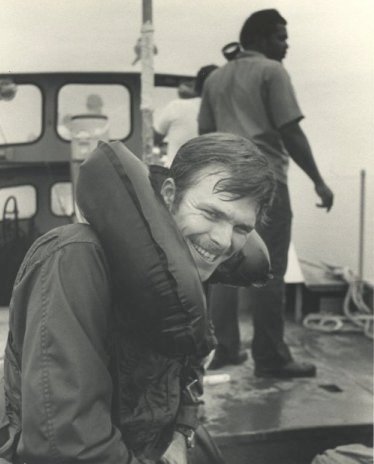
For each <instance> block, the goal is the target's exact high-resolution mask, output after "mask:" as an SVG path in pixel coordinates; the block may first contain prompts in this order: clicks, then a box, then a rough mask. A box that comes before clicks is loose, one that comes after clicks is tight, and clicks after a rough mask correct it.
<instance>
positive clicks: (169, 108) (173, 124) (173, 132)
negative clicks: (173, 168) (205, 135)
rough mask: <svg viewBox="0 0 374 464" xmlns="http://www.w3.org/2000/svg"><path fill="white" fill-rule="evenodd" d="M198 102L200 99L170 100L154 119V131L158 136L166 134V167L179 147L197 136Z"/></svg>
mask: <svg viewBox="0 0 374 464" xmlns="http://www.w3.org/2000/svg"><path fill="white" fill-rule="evenodd" d="M200 101H201V99H200V97H194V98H178V99H176V100H172V101H171V102H170V103H168V104H167V105H166V107H165V108H164V109H163V110H162V111H161V112H160V114H159V116H158V118H156V120H155V130H156V131H157V132H158V133H160V134H166V136H165V137H166V139H167V144H168V148H167V157H166V160H165V165H166V166H167V167H169V166H170V165H171V163H172V161H173V159H174V156H175V154H176V152H177V151H178V149H179V147H181V146H182V145H183V144H184V143H185V142H187V141H188V140H190V139H192V138H194V137H196V136H197V135H198V128H197V115H198V112H199V108H200Z"/></svg>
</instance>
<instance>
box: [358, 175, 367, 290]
mask: <svg viewBox="0 0 374 464" xmlns="http://www.w3.org/2000/svg"><path fill="white" fill-rule="evenodd" d="M365 180H366V171H365V170H364V169H362V170H361V172H360V225H359V248H358V278H359V280H360V282H362V279H363V277H364V250H365V187H366V186H365Z"/></svg>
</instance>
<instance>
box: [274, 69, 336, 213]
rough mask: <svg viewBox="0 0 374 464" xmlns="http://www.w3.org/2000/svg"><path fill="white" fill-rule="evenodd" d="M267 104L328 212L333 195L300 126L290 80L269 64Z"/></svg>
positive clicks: (281, 133)
mask: <svg viewBox="0 0 374 464" xmlns="http://www.w3.org/2000/svg"><path fill="white" fill-rule="evenodd" d="M266 83H267V87H266V89H267V102H268V109H269V113H270V115H271V119H272V121H273V124H274V126H275V127H276V128H277V130H278V132H279V133H280V136H281V138H282V141H283V143H284V145H285V147H286V149H287V151H288V153H289V155H290V157H291V158H292V159H293V160H294V161H295V163H296V164H297V165H298V166H299V167H300V168H301V169H302V170H303V171H304V172H305V173H306V174H307V176H309V178H310V179H311V180H312V182H313V183H314V187H315V190H316V193H317V195H318V196H319V197H320V198H321V204H319V205H317V206H319V207H321V208H327V211H329V210H330V209H331V207H332V204H333V198H334V195H333V193H332V191H331V190H330V189H329V187H328V186H327V185H326V184H325V182H324V180H323V179H322V176H321V174H320V173H319V170H318V168H317V164H316V162H315V160H314V157H313V153H312V150H311V148H310V145H309V142H308V139H307V138H306V136H305V134H304V132H303V131H302V130H301V128H300V126H299V122H300V121H301V119H303V115H302V113H301V110H300V108H299V105H298V102H297V99H296V95H295V92H294V89H293V86H292V83H291V79H290V77H289V75H288V73H287V71H286V70H285V69H284V67H283V66H282V65H281V64H279V63H276V62H272V63H271V65H269V67H268V69H267V76H266Z"/></svg>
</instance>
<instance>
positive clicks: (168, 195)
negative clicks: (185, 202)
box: [161, 177, 176, 211]
mask: <svg viewBox="0 0 374 464" xmlns="http://www.w3.org/2000/svg"><path fill="white" fill-rule="evenodd" d="M175 192H176V187H175V182H174V179H172V178H171V177H168V178H167V179H165V180H164V182H163V184H162V187H161V195H162V198H163V199H164V202H165V204H166V206H167V207H168V209H169V211H171V209H172V207H173V204H174V199H175Z"/></svg>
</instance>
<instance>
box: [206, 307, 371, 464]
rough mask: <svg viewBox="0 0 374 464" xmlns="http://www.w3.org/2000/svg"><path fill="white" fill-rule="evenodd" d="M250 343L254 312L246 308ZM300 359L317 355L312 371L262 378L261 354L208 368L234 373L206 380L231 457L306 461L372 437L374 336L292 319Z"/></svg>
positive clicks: (292, 342) (290, 334)
mask: <svg viewBox="0 0 374 464" xmlns="http://www.w3.org/2000/svg"><path fill="white" fill-rule="evenodd" d="M241 332H242V342H243V345H244V347H245V348H248V350H249V348H250V340H251V334H252V325H251V318H250V316H249V315H245V314H241ZM286 340H287V342H288V344H289V346H290V348H291V350H292V352H293V354H294V357H295V358H296V359H300V360H305V361H311V362H313V363H314V364H315V365H316V366H317V376H316V377H315V378H310V379H294V380H292V381H291V380H279V379H260V378H256V377H254V374H253V362H252V360H251V359H248V360H247V361H246V362H245V363H244V364H243V365H241V366H230V367H225V368H222V369H219V370H216V371H208V375H217V374H229V376H230V379H231V380H230V381H228V382H224V383H221V384H216V385H206V386H205V405H204V413H203V414H204V417H205V423H206V426H207V428H208V430H209V431H210V432H211V434H212V435H213V436H214V437H215V439H216V441H217V443H218V444H219V445H220V447H221V449H222V451H223V452H224V454H225V456H226V458H227V461H228V462H229V463H230V464H236V463H238V464H239V463H243V464H244V463H249V462H250V463H251V464H272V463H276V464H304V463H305V464H306V463H310V462H311V460H312V458H313V457H314V456H315V455H316V454H317V453H318V452H321V451H323V450H325V449H327V448H333V447H335V446H337V445H340V444H348V443H355V442H356V443H357V442H358V443H363V444H366V445H371V444H372V443H371V441H372V423H373V344H372V341H371V340H370V339H368V338H366V337H365V336H364V335H363V334H360V333H350V334H348V333H344V334H326V333H320V332H316V331H311V330H308V329H305V328H304V327H303V326H302V325H300V324H295V323H294V322H292V321H287V325H286Z"/></svg>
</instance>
